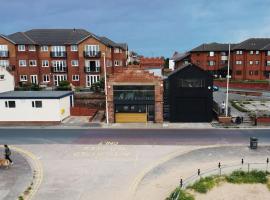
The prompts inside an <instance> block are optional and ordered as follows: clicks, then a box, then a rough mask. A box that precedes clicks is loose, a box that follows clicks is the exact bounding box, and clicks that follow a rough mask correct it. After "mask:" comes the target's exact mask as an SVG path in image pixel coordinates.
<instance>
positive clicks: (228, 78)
mask: <svg viewBox="0 0 270 200" xmlns="http://www.w3.org/2000/svg"><path fill="white" fill-rule="evenodd" d="M230 62H231V44H229V55H228V69H227V90H226V104H225V108H226V111H225V113H226V117H228V109H229V107H228V103H229V82H230Z"/></svg>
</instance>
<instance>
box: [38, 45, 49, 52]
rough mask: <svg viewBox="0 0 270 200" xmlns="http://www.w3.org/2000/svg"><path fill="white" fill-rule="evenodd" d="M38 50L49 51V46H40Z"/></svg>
mask: <svg viewBox="0 0 270 200" xmlns="http://www.w3.org/2000/svg"><path fill="white" fill-rule="evenodd" d="M40 50H41V51H49V47H48V46H41V47H40Z"/></svg>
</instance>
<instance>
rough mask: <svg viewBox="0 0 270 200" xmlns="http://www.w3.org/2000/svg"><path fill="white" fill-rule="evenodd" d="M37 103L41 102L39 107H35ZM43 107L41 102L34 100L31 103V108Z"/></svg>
mask: <svg viewBox="0 0 270 200" xmlns="http://www.w3.org/2000/svg"><path fill="white" fill-rule="evenodd" d="M37 102H41V106H40V107H37ZM42 107H43V102H42V101H41V100H34V101H32V108H42Z"/></svg>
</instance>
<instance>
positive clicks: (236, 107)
mask: <svg viewBox="0 0 270 200" xmlns="http://www.w3.org/2000/svg"><path fill="white" fill-rule="evenodd" d="M231 104H232V106H233V107H234V108H235V109H237V110H239V111H240V112H249V110H247V109H245V108H243V107H242V106H244V105H243V104H240V105H239V102H238V101H231ZM241 105H242V106H241Z"/></svg>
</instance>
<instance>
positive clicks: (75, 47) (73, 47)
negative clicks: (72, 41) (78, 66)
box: [70, 45, 78, 51]
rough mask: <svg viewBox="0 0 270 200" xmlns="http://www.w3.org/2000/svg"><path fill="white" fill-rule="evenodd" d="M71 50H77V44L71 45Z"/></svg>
mask: <svg viewBox="0 0 270 200" xmlns="http://www.w3.org/2000/svg"><path fill="white" fill-rule="evenodd" d="M70 49H71V51H78V45H71V47H70Z"/></svg>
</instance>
